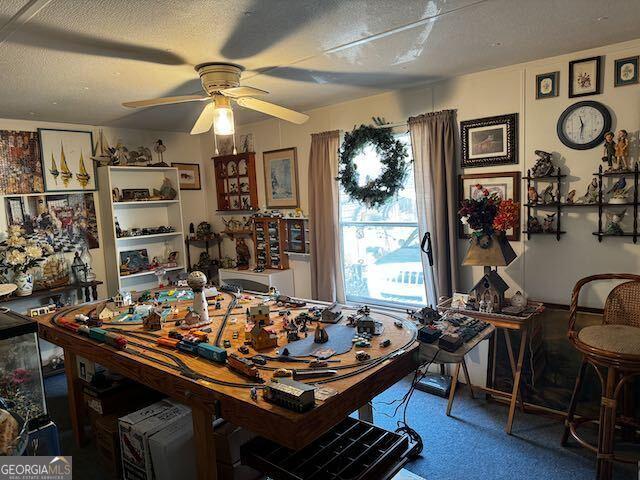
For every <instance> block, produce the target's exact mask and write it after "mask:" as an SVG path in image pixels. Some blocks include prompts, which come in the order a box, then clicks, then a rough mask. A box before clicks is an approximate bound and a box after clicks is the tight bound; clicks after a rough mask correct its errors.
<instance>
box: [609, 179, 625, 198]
mask: <svg viewBox="0 0 640 480" xmlns="http://www.w3.org/2000/svg"><path fill="white" fill-rule="evenodd" d="M626 186H627V180H626V179H625V178H624V177H622V178H620V179H619V180H618V181H617V182H616V183H614V184H613V186H612V187H611V188H610V189H609V191H608V192H607V195H611V194H615V193H616V192H618V191H620V190H623V189H624V188H625V187H626Z"/></svg>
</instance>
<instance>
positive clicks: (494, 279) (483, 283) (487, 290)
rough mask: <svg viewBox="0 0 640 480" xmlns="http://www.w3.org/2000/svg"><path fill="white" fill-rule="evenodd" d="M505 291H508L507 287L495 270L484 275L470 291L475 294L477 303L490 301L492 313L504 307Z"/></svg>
mask: <svg viewBox="0 0 640 480" xmlns="http://www.w3.org/2000/svg"><path fill="white" fill-rule="evenodd" d="M507 290H509V285H507V283H506V282H505V281H504V280H503V279H502V278H501V277H500V275H498V272H496V271H495V270H491V271H490V272H489V273H486V274H485V275H484V277H482V278H481V279H480V281H479V282H478V283H476V285H475V287H473V288H472V289H471V291H472V292H474V293H475V294H476V299H477V301H478V302H480V301H482V300H484V301H485V302H487V301H491V304H492V308H493V311H494V312H499V311H500V310H501V309H502V307H503V306H504V305H505V301H504V294H505V292H506V291H507Z"/></svg>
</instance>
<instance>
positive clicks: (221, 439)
mask: <svg viewBox="0 0 640 480" xmlns="http://www.w3.org/2000/svg"><path fill="white" fill-rule="evenodd" d="M213 436H214V444H215V448H216V462H222V463H226V464H230V465H233V464H235V463H238V462H239V461H240V447H241V446H242V445H244V444H245V443H247V442H248V441H249V440H251V439H252V438H253V437H255V436H256V434H255V433H253V432H250V431H249V430H246V429H244V428H240V427H236V426H235V425H233V424H231V423H229V422H227V421H225V420H223V419H217V420H215V421H214V422H213Z"/></svg>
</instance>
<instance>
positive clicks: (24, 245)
mask: <svg viewBox="0 0 640 480" xmlns="http://www.w3.org/2000/svg"><path fill="white" fill-rule="evenodd" d="M23 233H24V231H23V230H22V228H21V227H20V226H19V225H11V226H10V227H9V236H8V237H7V239H6V240H5V241H4V242H2V243H0V269H2V270H3V272H4V273H7V272H8V271H10V270H11V271H13V273H14V275H17V274H19V273H26V272H27V271H28V270H29V269H31V268H33V267H36V266H38V265H39V263H40V262H41V261H42V260H44V256H45V255H51V254H52V253H53V247H52V246H51V245H49V244H48V243H38V242H35V241H33V240H27V239H25V238H24V237H23V236H22V235H23Z"/></svg>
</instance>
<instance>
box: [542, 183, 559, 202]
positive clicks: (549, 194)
mask: <svg viewBox="0 0 640 480" xmlns="http://www.w3.org/2000/svg"><path fill="white" fill-rule="evenodd" d="M555 201H556V197H555V195H554V194H553V185H549V186H548V187H547V188H545V189H544V191H543V192H542V203H544V204H550V203H554V202H555Z"/></svg>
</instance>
